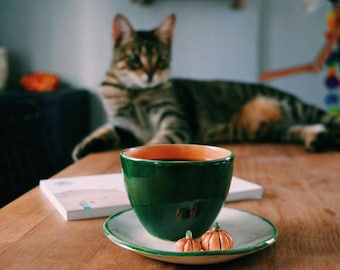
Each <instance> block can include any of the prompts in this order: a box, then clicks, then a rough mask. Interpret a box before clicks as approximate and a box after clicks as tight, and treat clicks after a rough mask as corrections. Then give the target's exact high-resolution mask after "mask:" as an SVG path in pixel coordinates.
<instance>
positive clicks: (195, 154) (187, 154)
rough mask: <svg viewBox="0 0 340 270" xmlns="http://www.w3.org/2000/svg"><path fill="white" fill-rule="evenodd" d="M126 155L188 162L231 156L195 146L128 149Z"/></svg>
mask: <svg viewBox="0 0 340 270" xmlns="http://www.w3.org/2000/svg"><path fill="white" fill-rule="evenodd" d="M124 155H125V156H127V157H131V158H138V159H146V160H188V161H203V160H215V159H221V158H226V157H229V156H230V155H231V152H230V151H229V150H227V149H224V148H220V147H215V146H208V145H195V144H164V145H163V144H160V145H148V146H141V147H135V148H131V149H128V150H126V151H125V152H124Z"/></svg>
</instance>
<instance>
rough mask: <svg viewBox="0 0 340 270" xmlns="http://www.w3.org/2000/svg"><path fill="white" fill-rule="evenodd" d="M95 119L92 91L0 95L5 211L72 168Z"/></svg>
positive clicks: (0, 195) (0, 198) (0, 199)
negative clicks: (41, 183) (74, 153)
mask: <svg viewBox="0 0 340 270" xmlns="http://www.w3.org/2000/svg"><path fill="white" fill-rule="evenodd" d="M89 119H90V115H89V93H88V92H87V91H86V90H81V89H72V90H71V89H64V90H63V89H60V90H56V91H54V92H49V93H28V92H12V91H2V92H0V207H2V206H3V205H5V204H6V203H8V202H10V201H11V200H13V199H15V198H16V197H18V196H20V195H21V194H23V193H24V192H26V191H28V190H29V189H31V188H32V187H34V186H36V185H37V184H38V183H39V180H40V179H42V178H48V177H50V176H52V175H53V174H55V173H56V172H58V171H59V170H61V169H62V168H64V167H65V166H67V165H69V164H70V163H71V162H72V158H71V152H72V149H73V147H74V146H75V144H76V143H78V142H79V141H80V140H81V138H83V137H84V136H85V135H86V134H87V133H88V132H89V128H90V127H89V126H90V123H89Z"/></svg>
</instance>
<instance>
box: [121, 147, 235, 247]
mask: <svg viewBox="0 0 340 270" xmlns="http://www.w3.org/2000/svg"><path fill="white" fill-rule="evenodd" d="M120 158H121V165H122V169H123V173H124V181H125V187H126V190H127V193H128V196H129V200H130V203H131V206H132V207H133V209H134V211H135V213H136V215H137V217H138V219H139V220H140V222H141V224H142V225H143V226H144V228H145V229H146V230H147V231H148V232H149V233H150V234H151V235H153V236H156V237H159V238H162V239H167V240H173V241H175V240H177V239H179V238H181V237H183V236H184V235H185V232H186V230H188V229H189V230H191V231H192V233H193V237H195V238H196V237H199V236H201V234H203V233H204V232H205V231H206V230H207V229H209V228H210V226H211V225H212V223H213V222H214V221H215V219H216V217H217V215H218V213H219V212H220V210H221V208H222V206H223V204H224V202H225V199H226V196H227V194H228V191H229V187H230V182H231V177H232V173H233V162H234V155H233V153H232V152H231V151H230V150H227V149H224V148H220V147H215V146H208V145H194V144H168V145H148V146H141V147H135V148H129V149H125V150H123V151H122V152H121V154H120Z"/></svg>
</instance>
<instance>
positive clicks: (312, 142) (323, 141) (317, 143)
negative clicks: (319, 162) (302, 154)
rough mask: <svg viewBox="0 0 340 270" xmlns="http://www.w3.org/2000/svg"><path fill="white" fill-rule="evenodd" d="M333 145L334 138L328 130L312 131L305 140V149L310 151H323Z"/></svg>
mask: <svg viewBox="0 0 340 270" xmlns="http://www.w3.org/2000/svg"><path fill="white" fill-rule="evenodd" d="M331 145H332V138H331V136H330V134H329V132H327V130H322V131H319V132H311V133H310V134H309V136H307V137H306V140H305V149H306V150H307V151H308V152H321V151H324V150H326V149H328V148H330V147H331Z"/></svg>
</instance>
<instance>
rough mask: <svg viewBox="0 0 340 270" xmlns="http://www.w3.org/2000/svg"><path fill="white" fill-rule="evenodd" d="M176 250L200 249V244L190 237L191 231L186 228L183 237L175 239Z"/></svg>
mask: <svg viewBox="0 0 340 270" xmlns="http://www.w3.org/2000/svg"><path fill="white" fill-rule="evenodd" d="M175 248H176V251H184V252H185V251H200V250H201V244H200V243H199V242H198V241H197V240H195V239H193V238H192V232H191V231H190V230H187V231H186V233H185V237H183V238H181V239H179V240H177V242H176V244H175Z"/></svg>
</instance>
